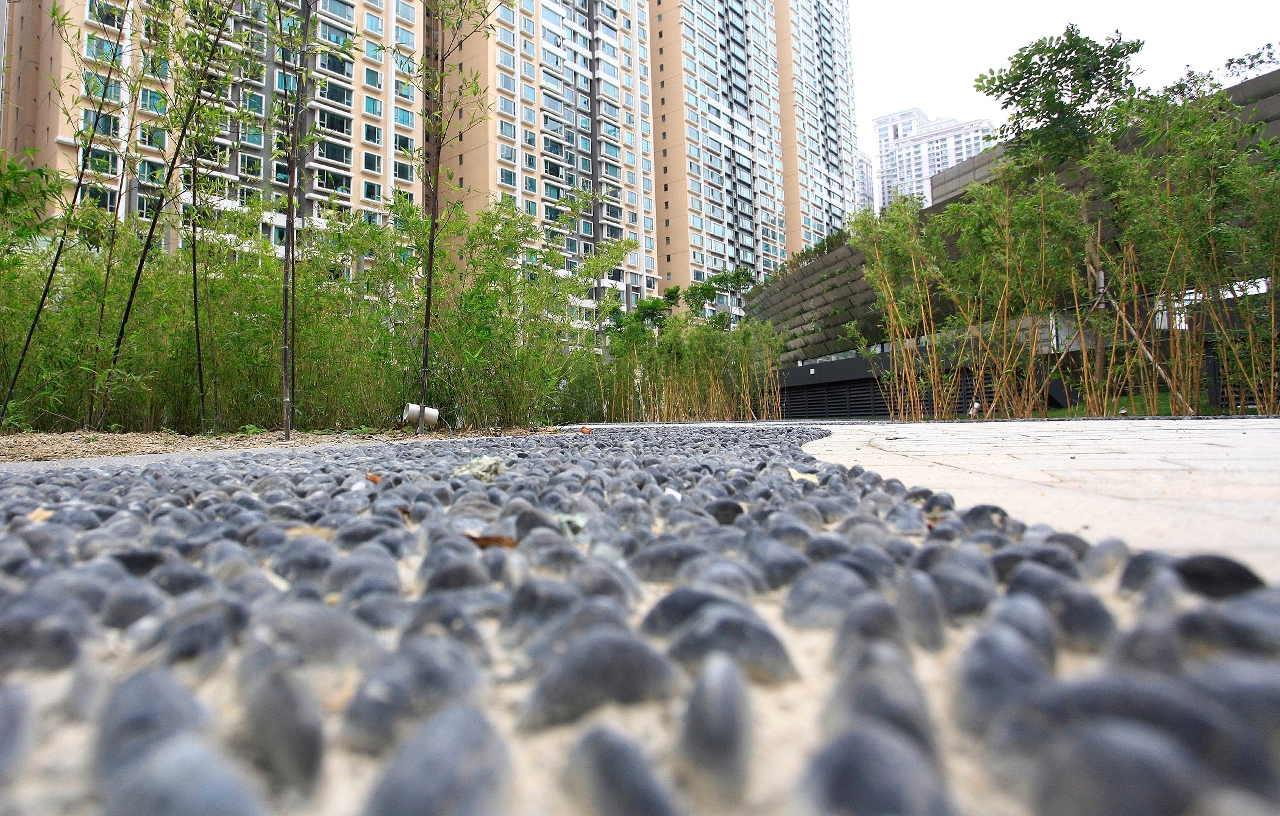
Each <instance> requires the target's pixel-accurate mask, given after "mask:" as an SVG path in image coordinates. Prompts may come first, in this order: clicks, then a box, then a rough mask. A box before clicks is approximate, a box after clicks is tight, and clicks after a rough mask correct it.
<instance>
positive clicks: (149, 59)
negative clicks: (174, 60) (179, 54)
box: [142, 54, 169, 79]
mask: <svg viewBox="0 0 1280 816" xmlns="http://www.w3.org/2000/svg"><path fill="white" fill-rule="evenodd" d="M142 71H143V73H145V74H146V75H147V76H149V77H155V78H156V79H168V78H169V60H167V59H165V58H164V57H161V56H157V55H156V54H143V56H142Z"/></svg>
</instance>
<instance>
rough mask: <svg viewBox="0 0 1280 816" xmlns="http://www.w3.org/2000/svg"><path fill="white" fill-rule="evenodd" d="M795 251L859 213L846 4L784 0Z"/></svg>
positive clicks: (789, 211) (782, 56)
mask: <svg viewBox="0 0 1280 816" xmlns="http://www.w3.org/2000/svg"><path fill="white" fill-rule="evenodd" d="M775 7H776V9H777V19H778V81H779V85H780V89H779V95H780V97H781V102H782V128H781V130H782V164H783V177H784V183H783V186H784V188H785V190H786V217H787V222H788V224H789V226H790V228H789V229H788V230H786V236H787V242H786V247H787V251H788V252H790V253H796V252H800V251H802V250H804V249H807V248H809V247H811V246H813V245H814V244H816V243H818V242H819V241H821V240H822V239H823V238H825V237H826V236H827V235H828V234H830V233H832V232H835V231H836V230H838V229H840V228H841V227H843V226H844V223H845V220H846V219H847V218H848V216H849V215H850V214H851V213H852V212H853V211H854V210H855V209H857V206H858V196H857V172H858V167H857V161H858V150H857V130H856V129H855V125H854V106H853V81H852V79H851V72H850V68H849V7H848V4H847V3H846V2H845V0H776V2H775Z"/></svg>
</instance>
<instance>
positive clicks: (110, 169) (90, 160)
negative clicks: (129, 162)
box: [81, 149, 120, 176]
mask: <svg viewBox="0 0 1280 816" xmlns="http://www.w3.org/2000/svg"><path fill="white" fill-rule="evenodd" d="M81 160H82V161H84V162H85V166H86V167H88V168H89V171H90V172H93V173H102V174H104V175H108V176H114V175H115V174H116V173H118V172H119V171H120V159H119V158H118V157H117V156H116V154H115V153H112V152H111V151H110V150H98V149H93V150H89V151H85V152H84V153H83V155H82V156H81Z"/></svg>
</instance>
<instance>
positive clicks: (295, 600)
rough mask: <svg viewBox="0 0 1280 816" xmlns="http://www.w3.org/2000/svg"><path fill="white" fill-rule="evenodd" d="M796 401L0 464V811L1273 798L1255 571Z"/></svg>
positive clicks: (868, 807)
mask: <svg viewBox="0 0 1280 816" xmlns="http://www.w3.org/2000/svg"><path fill="white" fill-rule="evenodd" d="M824 434H825V431H822V430H818V429H814V428H809V427H803V426H775V427H765V428H752V429H749V430H748V429H743V428H740V427H728V428H716V427H707V426H701V427H678V426H677V427H654V428H626V429H612V430H611V429H595V430H594V431H593V432H592V433H590V434H585V433H561V434H557V435H539V436H534V437H526V438H517V439H510V438H508V439H470V440H453V441H444V442H434V443H428V444H414V443H406V444H366V445H355V446H345V447H328V448H324V449H320V450H315V449H310V450H308V449H296V450H295V449H286V450H272V451H260V452H259V451H255V452H252V453H250V452H239V453H228V454H226V455H221V456H208V457H199V458H192V459H187V460H168V461H163V462H151V463H147V464H145V465H140V464H127V465H120V464H114V465H113V464H102V463H99V464H96V465H94V466H92V467H80V466H74V465H73V466H71V467H68V468H62V469H59V468H53V469H42V470H40V471H32V472H15V473H8V474H4V473H0V524H3V525H4V526H3V528H0V529H2V530H3V532H0V672H3V676H4V680H3V683H2V684H0V812H2V813H6V814H8V813H13V814H54V813H56V814H68V815H71V814H90V813H105V814H109V816H126V814H127V815H128V816H152V815H153V814H154V815H155V816H160V814H175V815H178V816H197V814H200V816H222V815H223V814H226V816H254V815H255V814H265V813H281V814H334V816H337V815H338V814H353V813H363V814H366V815H367V816H401V815H402V814H403V815H404V816H410V814H457V815H458V816H463V814H475V816H499V814H511V816H517V815H519V816H526V815H527V816H542V814H562V813H564V814H568V813H582V814H594V815H595V816H630V815H631V814H635V815H636V816H639V814H679V813H698V814H702V813H710V814H717V813H742V814H753V815H754V814H760V815H761V816H765V815H766V814H790V813H795V814H832V816H835V814H842V815H849V816H917V815H918V816H950V815H951V814H972V816H978V814H993V815H995V816H1000V815H1001V814H1009V815H1010V816H1013V815H1014V814H1038V815H1039V816H1121V815H1122V814H1134V816H1137V815H1138V814H1143V815H1144V816H1145V815H1146V814H1150V816H1162V815H1163V814H1170V816H1174V815H1180V814H1187V815H1188V816H1191V815H1192V814H1195V816H1211V815H1212V816H1227V814H1246V815H1248V814H1260V815H1261V814H1272V816H1275V815H1276V813H1277V811H1276V802H1277V801H1280V773H1278V772H1277V763H1278V760H1280V664H1278V663H1277V662H1276V661H1277V657H1278V656H1280V594H1277V590H1276V589H1275V588H1270V587H1267V586H1265V585H1264V584H1263V582H1262V581H1261V580H1260V579H1258V577H1257V576H1256V575H1255V574H1254V573H1253V572H1252V571H1251V570H1250V569H1249V567H1248V566H1246V565H1244V564H1241V563H1239V562H1236V561H1233V560H1231V559H1227V558H1223V557H1220V556H1215V555H1212V554H1205V555H1202V556H1193V557H1186V558H1174V557H1172V556H1167V555H1164V554H1161V553H1159V552H1147V553H1130V552H1129V550H1128V548H1127V547H1126V546H1125V545H1124V543H1123V542H1121V541H1119V540H1117V539H1100V540H1096V541H1086V540H1084V539H1082V538H1080V537H1078V536H1076V535H1073V534H1069V533H1060V532H1055V531H1054V530H1053V529H1051V528H1048V527H1046V526H1044V525H1037V524H1034V523H1033V522H1034V520H1018V519H1013V518H1010V517H1009V516H1008V515H1007V514H1006V513H1004V512H1003V511H1002V510H1000V509H999V507H998V506H996V505H994V504H989V505H979V506H975V507H969V508H957V507H954V506H953V504H954V503H953V501H952V500H951V497H950V496H949V495H947V494H946V493H942V492H936V493H935V492H933V491H931V490H929V489H927V488H924V487H915V486H909V485H903V484H902V483H901V482H899V481H897V480H895V479H893V478H890V477H891V474H885V475H884V476H883V477H882V476H881V475H878V474H875V473H871V472H865V471H863V469H862V468H860V467H856V466H855V467H851V468H846V467H844V466H841V465H835V464H830V463H824V462H819V461H817V460H815V459H814V458H813V457H811V456H809V455H807V454H805V453H803V452H802V451H801V449H800V445H801V444H803V443H805V442H807V441H811V440H813V439H817V438H820V437H821V436H823V435H824ZM326 441H328V440H326ZM134 452H137V451H134ZM95 453H96V451H95ZM991 499H992V500H993V501H998V499H999V497H991Z"/></svg>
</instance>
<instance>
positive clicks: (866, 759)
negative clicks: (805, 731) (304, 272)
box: [797, 722, 956, 816]
mask: <svg viewBox="0 0 1280 816" xmlns="http://www.w3.org/2000/svg"><path fill="white" fill-rule="evenodd" d="M797 796H798V798H799V800H800V802H801V806H802V810H801V812H807V813H811V814H814V816H890V814H892V815H893V816H954V814H955V813H956V810H955V807H954V806H953V805H952V803H951V798H950V796H949V794H948V793H947V790H946V784H945V782H944V781H943V779H942V775H941V773H940V772H939V770H938V768H937V766H935V765H934V763H933V762H932V761H931V760H930V759H929V757H928V756H927V755H926V754H925V753H924V752H923V751H921V750H920V749H919V748H918V747H917V746H916V745H915V743H913V742H912V741H911V740H910V739H908V738H907V737H905V736H903V735H902V734H900V733H899V732H897V731H895V730H894V729H893V728H891V727H889V726H885V725H881V724H879V723H876V722H863V723H860V724H859V725H858V726H857V727H855V728H854V729H853V730H851V731H848V732H846V733H844V734H842V735H841V736H839V737H836V738H835V739H834V740H832V741H831V742H830V743H828V744H827V745H826V747H824V748H823V749H822V750H821V751H819V752H818V754H817V755H816V756H815V757H814V758H813V760H812V761H811V762H810V763H809V768H808V770H807V771H806V772H805V775H804V777H803V779H802V780H801V782H800V786H799V789H798V791H797Z"/></svg>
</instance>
